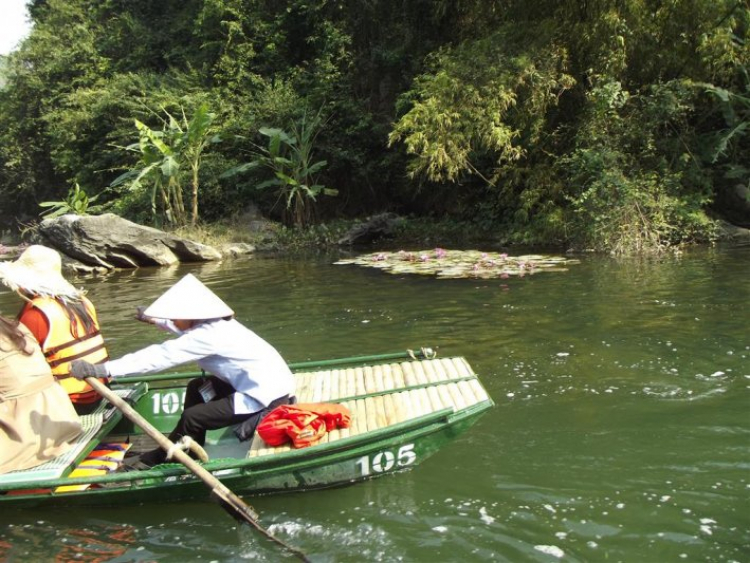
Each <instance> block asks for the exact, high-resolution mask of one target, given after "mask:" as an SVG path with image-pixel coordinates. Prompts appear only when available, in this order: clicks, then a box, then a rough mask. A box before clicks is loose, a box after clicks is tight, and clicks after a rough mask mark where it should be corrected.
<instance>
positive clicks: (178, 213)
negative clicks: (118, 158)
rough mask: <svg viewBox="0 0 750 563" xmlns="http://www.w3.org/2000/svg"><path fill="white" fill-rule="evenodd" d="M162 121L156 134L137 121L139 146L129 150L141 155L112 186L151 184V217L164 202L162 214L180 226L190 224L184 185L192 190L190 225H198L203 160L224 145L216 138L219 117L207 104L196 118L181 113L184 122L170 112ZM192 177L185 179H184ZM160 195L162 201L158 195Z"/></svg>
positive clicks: (198, 112)
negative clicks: (209, 149) (207, 152)
mask: <svg viewBox="0 0 750 563" xmlns="http://www.w3.org/2000/svg"><path fill="white" fill-rule="evenodd" d="M164 114H165V115H166V118H165V119H162V129H161V130H154V129H151V128H150V127H148V126H147V125H146V124H144V123H143V122H142V121H140V120H138V119H136V120H135V127H136V129H137V131H138V143H136V144H133V145H130V146H129V147H127V148H126V150H128V151H131V152H138V153H139V155H140V159H139V162H138V164H137V165H136V167H135V168H133V169H131V170H129V171H127V172H126V173H125V174H122V175H120V176H118V177H117V178H115V180H113V182H112V183H111V184H110V185H111V186H113V187H114V186H118V185H122V184H124V183H127V182H129V186H130V189H131V190H137V189H138V188H140V187H141V185H142V183H143V182H144V181H146V180H150V181H151V182H152V184H151V186H152V197H151V205H152V214H153V215H154V216H155V215H156V214H157V199H159V200H160V201H161V202H162V205H163V213H164V216H165V217H166V218H167V220H168V221H170V222H173V223H176V224H177V225H184V224H186V222H187V212H186V207H185V204H184V197H183V189H184V188H183V184H184V183H186V182H187V183H189V185H190V186H191V190H190V195H191V204H192V209H191V222H192V223H193V224H195V223H196V222H197V221H198V217H199V216H198V192H199V187H200V184H199V173H200V166H201V158H202V155H203V152H204V150H205V149H206V147H207V146H208V145H209V144H212V143H218V142H220V141H221V137H220V136H219V135H215V134H213V123H214V120H215V118H216V115H215V114H213V113H211V112H209V111H208V106H207V104H201V105H200V106H198V108H197V109H196V110H195V112H194V114H193V117H192V118H191V119H188V118H187V116H186V115H185V112H184V110H182V116H181V119H177V118H175V117H174V116H173V115H172V114H170V113H169V112H168V111H166V110H164ZM186 174H189V176H188V177H187V178H186V177H185V175H186ZM157 193H158V194H160V196H161V197H160V198H157V197H156V195H157Z"/></svg>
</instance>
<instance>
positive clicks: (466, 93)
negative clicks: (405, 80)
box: [390, 30, 575, 183]
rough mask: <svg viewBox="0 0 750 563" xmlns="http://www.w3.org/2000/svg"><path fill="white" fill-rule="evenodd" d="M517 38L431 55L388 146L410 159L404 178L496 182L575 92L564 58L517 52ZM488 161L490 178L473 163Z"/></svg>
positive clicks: (553, 50) (559, 53) (544, 50)
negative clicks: (398, 145)
mask: <svg viewBox="0 0 750 563" xmlns="http://www.w3.org/2000/svg"><path fill="white" fill-rule="evenodd" d="M520 42H521V37H519V36H518V35H517V34H515V33H511V32H510V31H509V30H503V31H502V32H500V33H497V34H495V35H493V36H491V37H489V38H486V39H480V40H476V41H473V42H469V43H466V44H463V45H461V46H460V47H458V48H456V49H446V50H443V51H440V52H439V53H437V54H436V55H435V56H434V57H433V59H432V62H431V65H430V66H431V68H430V72H429V73H428V74H424V75H422V76H420V77H419V78H418V79H417V82H416V84H415V90H414V91H413V92H412V93H411V95H412V96H413V97H415V98H416V101H415V102H414V103H413V106H412V108H411V109H410V110H409V111H408V112H407V113H406V114H405V115H404V116H403V117H402V118H401V119H400V120H399V122H398V123H397V124H396V127H395V128H394V130H393V132H392V133H391V136H390V142H391V143H395V142H396V141H403V142H404V144H405V146H406V150H407V152H408V153H409V154H412V155H415V157H416V158H415V159H414V160H413V161H412V165H411V168H410V171H411V174H412V175H414V176H416V175H419V174H423V175H424V176H425V177H426V178H427V179H428V180H431V181H436V182H440V181H457V180H459V179H460V178H461V177H462V176H464V175H466V174H477V175H480V176H482V177H486V178H490V180H488V181H489V182H490V183H494V182H493V180H492V178H496V177H497V174H498V172H499V170H500V169H502V168H505V167H507V166H510V165H513V163H515V162H517V161H518V160H519V159H520V158H521V157H522V156H523V155H524V154H525V152H526V149H527V146H528V144H529V143H533V142H535V141H536V140H537V139H538V137H539V135H540V134H541V133H542V129H543V121H542V120H541V119H539V117H540V116H543V115H544V113H545V112H546V111H547V110H548V109H549V108H550V106H553V105H556V103H557V99H558V97H559V96H560V95H561V94H562V93H563V92H564V91H565V90H567V89H569V88H571V87H572V86H573V85H574V84H575V80H574V79H573V78H572V77H571V76H570V75H568V74H566V73H565V71H564V69H565V67H566V66H567V61H566V54H565V51H564V50H563V49H560V48H559V47H556V46H554V45H553V46H551V47H546V46H545V47H539V48H534V46H533V45H527V46H526V49H524V50H519V43H520ZM484 155H489V157H490V159H491V161H494V170H493V169H488V170H480V169H479V168H478V166H477V165H476V164H475V163H474V162H473V161H472V160H473V159H480V158H481V157H482V156H484Z"/></svg>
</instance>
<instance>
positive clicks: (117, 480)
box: [0, 349, 493, 508]
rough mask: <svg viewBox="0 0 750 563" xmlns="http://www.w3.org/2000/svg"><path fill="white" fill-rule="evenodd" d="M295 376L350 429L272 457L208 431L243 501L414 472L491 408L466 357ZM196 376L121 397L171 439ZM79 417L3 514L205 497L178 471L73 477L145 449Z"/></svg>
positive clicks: (13, 481)
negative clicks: (106, 448) (126, 451)
mask: <svg viewBox="0 0 750 563" xmlns="http://www.w3.org/2000/svg"><path fill="white" fill-rule="evenodd" d="M291 367H292V369H293V371H294V372H295V375H296V378H297V397H298V400H299V402H301V403H310V402H314V403H316V402H337V403H342V404H344V405H345V406H347V407H348V408H349V410H350V411H351V415H352V421H351V425H350V427H349V428H346V429H339V430H334V431H332V432H329V433H328V434H327V435H326V437H325V439H324V440H323V441H322V442H321V443H319V444H316V445H314V446H311V447H307V448H302V449H294V448H292V447H290V446H279V447H268V446H267V445H266V444H265V443H264V442H263V440H262V439H261V438H260V437H259V436H257V435H256V436H255V437H254V438H253V440H252V441H251V442H239V441H238V440H237V438H236V437H235V436H234V434H233V432H232V429H231V428H227V429H223V430H218V431H213V432H209V434H208V437H207V442H206V445H205V449H206V451H207V452H208V453H209V455H210V458H211V459H210V460H209V461H208V462H206V463H205V464H204V467H205V468H206V469H207V470H209V471H210V472H211V473H212V474H213V475H214V476H216V477H217V478H218V479H220V480H221V481H222V482H223V483H224V484H225V485H226V486H227V487H228V488H230V489H231V490H233V491H235V492H237V493H244V494H264V493H279V492H287V491H303V490H310V489H317V488H323V487H332V486H339V485H344V484H349V483H354V482H357V481H361V480H364V479H370V478H374V477H378V476H381V475H385V474H388V473H394V472H397V471H403V470H407V469H411V468H413V467H415V466H416V465H418V464H419V463H421V462H423V461H424V460H425V459H427V458H428V457H429V456H430V455H432V454H433V453H435V452H436V451H438V450H439V449H440V448H441V447H442V446H443V445H444V444H446V443H447V442H448V441H450V440H452V439H453V438H455V437H456V436H458V435H459V434H461V433H462V432H464V431H465V430H466V429H467V428H469V427H470V426H471V425H472V424H473V423H474V422H476V421H477V419H478V418H479V416H480V415H481V414H483V413H484V412H486V411H487V410H488V409H490V408H491V407H492V406H493V402H492V399H491V398H490V397H489V395H488V394H487V392H486V391H485V389H484V387H483V386H482V384H481V383H480V381H479V379H478V377H477V375H476V374H475V373H474V372H473V370H472V369H471V367H470V366H469V364H468V362H467V361H466V360H465V359H464V358H461V357H452V358H437V357H434V354H433V353H432V352H431V351H430V350H429V349H422V350H421V351H420V352H411V351H407V352H404V353H393V354H381V355H377V356H359V357H354V358H342V359H337V360H327V361H322V362H303V363H297V364H292V365H291ZM195 375H196V374H195V373H192V374H161V375H152V376H143V377H139V378H128V384H127V385H119V386H117V387H113V390H114V391H115V392H116V393H117V394H118V395H119V396H120V397H122V398H125V399H126V400H127V401H128V402H129V403H131V404H132V405H134V408H135V409H136V410H137V411H138V412H139V413H140V414H141V415H142V416H143V417H144V418H146V419H147V420H148V421H149V422H150V423H151V424H153V425H154V426H155V427H156V428H158V429H159V430H160V431H162V432H168V431H169V430H171V429H172V427H173V426H174V424H175V423H176V421H177V419H178V417H179V414H180V409H181V406H182V399H183V397H184V385H185V380H186V378H189V377H194V376H195ZM82 418H83V422H84V433H83V434H82V436H81V437H80V438H79V441H78V442H77V444H76V446H75V447H74V448H73V449H72V450H71V451H69V452H68V453H67V454H65V455H64V456H62V457H61V458H56V459H54V460H52V461H50V462H48V463H45V464H44V465H42V466H39V467H36V468H33V469H30V470H27V471H15V472H11V473H6V474H5V475H0V506H3V507H5V508H10V507H19V508H25V507H33V506H48V505H65V506H72V505H87V506H88V505H112V504H122V503H126V502H132V503H153V502H163V501H175V500H179V499H189V498H206V497H207V496H208V490H207V489H206V487H205V485H204V483H203V482H202V481H200V480H199V479H198V478H197V477H195V476H194V475H193V474H192V473H190V472H189V471H188V470H187V469H186V468H185V467H183V466H182V465H179V464H165V465H159V466H157V467H155V468H152V469H150V470H147V471H127V472H118V471H112V472H110V473H107V474H104V475H97V476H84V477H75V476H73V477H71V473H72V472H73V471H74V468H76V467H78V466H79V465H80V464H81V462H82V461H83V460H84V459H85V458H86V457H87V456H88V455H89V454H90V453H91V452H92V450H94V449H95V448H97V446H98V445H100V444H102V443H111V442H113V441H124V440H134V441H137V440H138V439H139V434H141V431H140V429H139V428H137V427H135V426H134V425H133V424H132V423H131V422H130V421H128V420H127V419H125V418H124V417H123V416H122V414H121V413H120V411H119V410H117V409H116V408H115V407H113V406H111V405H109V404H104V405H102V406H101V407H100V408H99V409H98V410H97V412H95V413H93V414H90V415H86V416H84V417H82ZM78 473H80V471H79V472H78Z"/></svg>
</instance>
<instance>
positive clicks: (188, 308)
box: [143, 274, 234, 321]
mask: <svg viewBox="0 0 750 563" xmlns="http://www.w3.org/2000/svg"><path fill="white" fill-rule="evenodd" d="M143 314H144V315H146V316H148V317H154V318H157V319H170V320H173V321H175V320H196V321H197V320H205V319H219V318H222V317H230V316H232V315H234V311H232V309H230V308H229V306H228V305H227V304H226V303H224V302H223V301H222V300H221V299H219V297H218V296H217V295H216V294H215V293H214V292H213V291H211V290H210V289H208V288H207V287H206V286H205V285H203V284H202V283H201V281H200V280H199V279H198V278H196V277H195V276H194V275H193V274H188V275H186V276H185V277H184V278H182V279H181V280H180V281H178V282H177V283H176V284H174V285H173V286H172V287H170V288H169V289H168V290H167V291H166V292H164V294H163V295H162V296H161V297H159V299H157V300H156V301H154V302H153V303H152V304H151V305H150V306H149V307H148V308H147V309H146V310H145V311H144V313H143Z"/></svg>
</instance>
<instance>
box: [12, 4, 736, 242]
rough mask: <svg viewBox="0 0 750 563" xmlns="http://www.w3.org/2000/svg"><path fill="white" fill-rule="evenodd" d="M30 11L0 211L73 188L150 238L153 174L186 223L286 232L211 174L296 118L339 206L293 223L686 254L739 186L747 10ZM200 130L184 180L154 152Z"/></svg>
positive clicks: (270, 204)
mask: <svg viewBox="0 0 750 563" xmlns="http://www.w3.org/2000/svg"><path fill="white" fill-rule="evenodd" d="M29 8H30V13H31V16H32V19H33V22H34V27H33V30H32V33H31V36H30V37H29V38H28V39H27V40H26V41H25V42H24V43H23V44H22V46H21V47H20V49H19V50H18V51H16V52H14V53H13V54H11V56H10V57H9V59H8V60H7V61H5V65H4V67H3V68H4V70H3V72H4V73H5V76H4V77H3V79H4V86H3V87H2V89H0V164H1V168H0V197H2V200H3V202H4V203H3V212H4V213H10V214H12V215H15V216H27V217H35V216H37V215H38V214H39V211H40V208H39V203H41V202H44V201H49V200H60V199H64V198H65V197H66V194H68V192H69V190H71V189H72V188H73V186H75V185H76V184H77V185H79V186H80V187H81V188H82V189H83V190H85V191H86V192H87V193H88V194H89V195H94V194H99V193H101V194H102V195H101V196H100V198H99V199H98V201H97V203H98V204H102V203H105V204H106V203H107V202H110V205H111V208H112V209H114V210H115V211H116V212H118V213H121V214H123V215H126V216H129V217H131V218H134V219H137V220H144V221H149V220H152V219H153V218H154V215H153V212H154V211H155V210H157V209H159V210H160V212H161V213H163V212H164V211H165V207H164V205H166V203H168V202H167V200H165V199H162V200H160V199H159V197H158V193H159V191H158V189H157V184H158V182H159V181H162V182H163V181H164V178H166V177H168V178H169V179H170V181H172V180H174V182H176V183H175V184H174V185H177V186H184V190H185V194H184V195H185V198H186V200H187V199H188V198H190V200H192V198H193V196H194V195H195V196H197V198H198V200H199V201H200V204H199V205H198V204H197V203H196V204H195V209H196V210H197V209H200V214H201V217H202V218H203V219H205V220H215V219H218V218H221V217H225V216H228V215H230V214H232V213H234V212H236V211H238V210H241V209H242V208H243V207H245V206H246V205H247V204H248V203H249V202H254V203H256V204H258V205H260V206H261V207H262V208H263V209H265V210H266V211H267V212H269V213H271V214H274V215H275V216H278V217H284V216H285V215H284V211H285V210H284V202H283V201H279V198H278V197H277V196H276V195H275V194H274V193H272V192H269V191H266V190H259V189H257V188H258V186H263V185H267V184H268V178H267V177H264V176H263V175H262V170H258V169H255V170H253V169H248V170H247V172H246V173H244V174H234V175H227V174H225V172H226V171H227V170H230V169H236V168H237V166H238V165H241V164H242V163H246V162H248V160H249V159H250V157H251V155H252V154H254V153H257V150H258V147H259V146H261V145H264V144H265V143H266V139H265V137H264V136H263V135H262V134H260V131H261V129H265V130H267V129H268V128H273V129H274V130H275V129H279V130H281V131H293V130H295V127H297V128H299V124H300V123H301V120H303V119H304V117H305V116H307V115H318V116H320V123H321V125H320V128H319V131H317V132H316V136H315V137H314V140H315V143H314V146H311V147H309V149H310V150H311V152H314V155H311V157H310V158H311V160H313V161H324V162H325V163H326V166H325V167H319V169H316V172H317V176H318V177H316V178H312V179H310V181H313V182H316V184H315V185H316V186H326V193H338V195H337V196H335V197H321V198H316V199H315V201H310V205H311V206H312V205H314V206H315V210H316V213H315V214H312V213H309V212H306V213H305V215H304V216H305V217H310V218H315V217H318V218H329V217H334V216H354V215H362V214H365V213H369V212H374V211H380V210H385V209H388V210H393V211H399V212H402V213H416V214H425V215H426V214H435V215H444V214H448V215H450V216H452V217H454V218H456V219H461V220H471V221H474V222H476V223H478V225H479V226H481V227H483V228H487V229H496V230H498V231H502V232H508V233H511V235H510V236H511V237H512V238H513V239H514V240H516V241H525V242H556V243H566V244H573V245H577V246H579V247H592V248H598V249H608V250H622V251H628V250H633V249H640V248H655V247H656V248H659V247H664V246H666V245H670V244H676V243H680V242H686V241H691V240H706V239H707V238H709V237H710V236H711V232H712V222H711V220H710V219H709V216H710V215H709V214H710V213H715V212H716V211H721V204H722V202H725V201H732V200H731V198H729V197H728V195H730V194H736V193H740V194H746V193H748V187H749V186H750V171H749V170H748V167H747V162H750V144H748V132H747V127H748V124H749V123H750V78H749V77H748V68H750V64H748V63H749V62H750V57H749V56H748V55H749V53H750V46H748V42H747V41H748V26H750V9H748V6H747V3H746V1H744V0H668V1H667V0H536V1H534V2H529V1H527V0H450V1H449V0H351V1H344V0H284V1H280V0H180V1H177V0H161V1H159V2H152V1H146V0H31V1H30V2H29ZM207 112H210V115H211V116H212V117H211V119H212V121H211V134H212V135H214V133H215V134H216V135H214V136H211V137H210V141H211V142H210V143H209V142H208V139H209V137H205V138H203V140H202V141H201V142H202V144H201V145H200V152H199V153H198V154H197V155H196V154H193V159H192V160H190V161H189V163H188V160H184V161H181V160H180V158H179V154H183V153H180V152H179V151H178V150H177V149H176V148H174V147H171V148H170V147H169V146H166V145H164V146H160V145H159V143H160V142H161V141H162V139H167V138H171V139H174V135H175V134H177V135H178V136H179V135H183V137H179V138H181V139H182V138H184V139H186V141H185V142H186V143H188V144H189V142H192V141H190V139H192V137H190V133H189V132H188V131H187V129H185V128H183V127H181V126H180V124H184V125H185V126H187V125H188V124H190V123H193V122H194V120H195V119H197V117H196V116H201V115H207ZM166 116H170V117H166ZM136 123H139V124H141V125H140V126H139V127H136ZM175 127H177V129H175ZM183 129H185V130H184V131H183ZM146 130H148V131H152V132H153V133H154V136H153V137H151V138H150V140H148V141H144V137H143V132H144V131H146ZM180 131H182V133H180ZM204 133H206V134H207V132H204ZM170 135H171V137H170ZM139 139H140V141H139ZM138 143H141V144H140V145H139V144H138ZM143 143H145V144H143ZM149 143H151V145H150V146H151V149H149V148H148V147H147V146H146V145H148V144H149ZM134 146H138V147H140V149H141V150H133V147H134ZM186 146H187V145H186ZM128 148H130V150H128ZM161 149H165V150H166V149H169V150H172V149H174V150H175V151H176V152H175V153H174V155H173V156H174V158H173V157H172V156H170V155H171V153H168V152H162V153H160V156H159V159H157V160H158V162H159V163H160V165H163V166H162V168H161V169H162V171H163V172H164V174H162V175H151V176H148V177H144V178H141V179H140V180H143V181H138V182H135V181H131V182H124V181H115V180H116V179H118V178H119V179H120V180H122V174H123V173H124V172H127V171H131V174H137V171H138V170H142V169H143V166H144V162H147V161H148V158H150V157H151V156H153V155H149V154H147V153H145V152H144V150H156V151H157V152H158V151H159V150H161ZM144 155H145V156H144ZM279 158H284V155H283V154H280V155H279ZM149 162H150V161H149ZM282 168H283V167H282ZM182 175H184V176H182ZM159 178H161V180H159ZM147 180H149V181H147ZM283 181H284V182H285V183H286V184H287V185H294V184H293V182H296V181H297V180H296V179H295V178H293V177H289V176H286V177H284V178H283ZM113 182H114V185H113ZM277 182H278V180H277ZM179 189H180V190H182V189H183V188H182V187H180V188H179ZM743 190H744V191H743ZM282 199H283V198H282ZM308 211H309V210H308ZM707 212H708V213H709V214H707ZM296 216H297V217H298V218H299V217H300V215H299V214H297V215H296ZM746 219H747V218H746V217H744V218H743V217H742V216H740V217H739V218H738V217H736V216H735V220H740V221H742V220H746Z"/></svg>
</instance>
